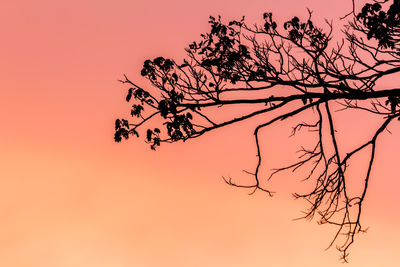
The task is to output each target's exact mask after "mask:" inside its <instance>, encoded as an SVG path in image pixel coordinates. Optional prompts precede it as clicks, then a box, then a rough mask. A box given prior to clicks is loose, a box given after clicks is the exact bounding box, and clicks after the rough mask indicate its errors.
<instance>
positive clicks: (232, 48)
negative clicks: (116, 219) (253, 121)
mask: <svg viewBox="0 0 400 267" xmlns="http://www.w3.org/2000/svg"><path fill="white" fill-rule="evenodd" d="M353 6H354V2H353ZM399 10H400V9H399V1H398V0H395V1H393V2H391V1H390V2H389V1H383V2H381V3H379V2H377V1H376V2H373V3H371V4H365V5H364V6H363V8H362V9H361V10H360V11H358V12H357V11H355V10H354V8H353V11H352V12H350V13H349V14H347V15H346V16H345V18H342V19H346V20H348V22H347V24H346V26H345V27H344V28H343V30H342V38H338V37H335V38H333V37H334V36H333V26H332V23H331V22H328V21H326V23H325V24H324V25H323V26H320V27H318V26H317V25H315V24H314V22H313V20H312V12H311V11H309V12H308V14H309V15H308V17H307V18H306V19H304V20H300V19H299V18H298V17H294V18H292V19H291V20H289V21H287V22H285V23H284V24H283V25H281V26H279V25H278V23H277V22H276V21H275V20H274V18H273V15H272V13H264V16H263V23H262V24H261V25H253V26H249V25H247V24H246V23H245V21H244V18H243V19H241V20H240V21H231V22H229V23H227V24H224V23H223V22H221V19H220V17H218V18H215V17H210V20H209V23H210V26H211V30H210V32H208V33H206V34H202V35H201V40H200V41H199V42H193V43H192V44H190V45H189V47H188V48H187V49H186V52H187V57H186V59H185V60H183V62H182V63H180V64H178V63H177V62H175V61H174V60H172V59H165V58H163V57H157V58H155V59H154V60H146V61H145V62H144V66H143V69H142V71H141V74H142V76H144V77H146V78H147V79H148V80H149V81H150V82H151V84H152V85H153V86H154V88H152V89H150V90H145V89H143V88H142V87H141V86H139V85H137V84H136V83H134V82H133V81H131V80H129V79H128V78H127V77H126V76H125V79H124V80H122V81H121V82H122V83H124V84H126V85H128V86H129V90H128V94H127V97H126V100H127V101H128V102H129V101H131V100H133V102H134V104H133V106H132V109H131V115H132V116H133V117H134V119H135V121H134V122H128V120H126V119H117V120H116V124H115V130H116V131H115V141H117V142H120V141H121V139H122V137H124V138H126V139H128V137H129V136H131V135H134V136H137V137H139V128H142V127H145V126H146V125H147V126H148V127H147V129H144V130H145V133H146V138H145V140H146V142H148V143H149V144H150V147H151V149H156V147H157V146H159V145H160V144H161V143H173V142H177V141H180V140H183V141H185V140H188V139H191V138H197V137H200V136H201V135H203V134H206V133H208V132H210V131H213V130H217V129H219V128H222V127H224V126H227V125H230V124H234V123H238V122H241V121H244V120H248V119H250V118H252V117H260V115H263V114H264V115H265V116H261V117H262V118H265V117H266V118H268V120H267V121H264V122H262V123H260V124H258V125H257V126H256V127H255V129H254V138H255V146H256V149H257V165H256V168H255V170H254V172H249V173H250V174H251V175H252V176H253V178H254V179H253V181H254V182H253V183H252V184H238V183H234V182H232V180H230V179H226V180H225V181H226V182H227V183H228V184H230V185H233V186H237V187H244V188H249V189H251V190H252V191H251V192H252V193H254V192H255V191H256V190H257V189H259V190H262V191H264V192H266V193H267V194H269V195H272V194H273V193H272V192H271V191H270V190H269V189H268V188H267V187H266V186H265V181H268V180H269V179H270V178H271V177H272V176H273V175H275V174H276V173H279V172H283V171H287V170H292V171H295V170H297V169H299V168H305V169H306V170H307V173H308V175H307V176H306V177H305V178H306V179H307V180H309V181H313V185H314V186H313V189H312V190H310V191H309V192H307V193H305V194H294V196H295V197H296V198H302V199H306V200H307V201H308V202H309V203H310V207H309V209H308V210H307V211H306V213H305V216H304V218H306V219H312V218H315V219H316V220H317V221H318V222H319V223H321V224H325V223H327V224H332V225H334V226H336V227H337V233H336V235H335V236H334V237H333V240H332V243H331V244H330V246H332V245H333V244H338V243H339V244H338V245H337V248H338V249H339V251H340V252H341V255H342V259H343V260H344V261H346V260H347V256H348V250H349V247H350V245H351V244H352V243H353V242H354V238H355V236H356V234H357V233H359V232H360V231H364V228H363V227H362V226H361V220H360V218H361V213H362V208H363V203H364V200H365V197H366V192H367V188H368V183H369V180H370V178H371V170H372V167H373V163H374V158H375V151H376V146H377V142H378V140H379V138H380V136H381V135H382V133H384V132H385V130H386V129H387V127H388V126H389V124H390V123H392V122H394V121H396V119H397V120H399V118H400V108H399V107H400V88H395V87H390V88H384V87H382V85H381V84H382V83H381V81H386V80H387V79H393V78H394V77H397V78H399V76H398V73H399V72H400V46H399V38H400V15H399ZM273 93H274V94H273ZM243 105H247V106H249V107H251V109H246V110H247V111H246V112H243V113H241V115H240V116H236V117H232V118H230V119H225V120H223V119H221V116H218V114H220V113H221V112H223V110H224V107H232V106H233V107H239V106H240V107H242V106H243ZM338 105H340V107H341V110H344V111H346V112H353V111H355V110H362V111H365V112H368V113H371V114H373V115H374V116H376V117H377V119H379V120H380V121H381V122H380V125H379V126H378V127H376V129H371V132H370V135H369V139H368V140H366V141H363V140H354V145H355V146H354V147H353V148H351V149H350V150H345V149H344V148H343V147H340V146H339V143H338V136H337V129H336V127H335V114H336V112H333V107H337V106H338ZM217 107H218V112H215V110H216V108H217ZM238 110H243V109H238ZM248 110H251V111H248ZM307 110H309V111H312V112H313V113H312V114H314V118H313V119H311V120H310V119H309V118H308V119H309V122H302V123H299V124H297V125H294V127H293V134H296V133H297V132H298V131H300V130H307V131H308V132H309V134H310V135H311V136H312V138H314V141H315V143H314V144H313V145H312V146H309V147H306V146H301V152H302V153H301V155H300V157H299V159H298V160H297V161H296V162H294V163H292V164H289V165H287V166H285V167H281V168H278V169H275V170H273V171H272V172H271V175H270V177H265V178H266V179H262V177H260V166H261V162H262V153H261V147H260V143H259V132H260V130H261V129H263V128H265V127H268V126H272V125H273V124H275V123H276V122H278V121H284V120H286V119H288V118H290V117H300V118H301V116H302V115H304V113H305V111H307ZM228 114H230V113H228ZM266 114H269V116H267V115H266ZM225 117H226V116H225ZM152 120H153V121H155V122H156V123H158V124H159V125H160V126H159V127H158V128H152V127H150V128H149V125H152V123H150V121H152ZM362 151H367V152H368V153H369V156H368V162H367V163H366V170H364V172H362V171H360V173H359V175H360V177H359V178H361V179H360V181H362V187H361V190H359V191H357V192H356V193H354V192H353V191H351V190H349V188H348V187H349V184H350V180H349V174H348V166H349V163H350V160H351V159H352V158H353V157H356V156H357V155H360V154H361V153H362Z"/></svg>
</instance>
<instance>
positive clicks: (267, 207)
mask: <svg viewBox="0 0 400 267" xmlns="http://www.w3.org/2000/svg"><path fill="white" fill-rule="evenodd" d="M306 6H307V7H309V8H310V9H312V10H314V12H315V13H314V14H315V16H316V17H317V18H323V17H327V18H330V19H337V18H338V17H339V16H341V15H343V14H344V13H345V12H346V11H347V10H349V9H350V8H351V3H350V1H348V0H340V1H317V0H313V1H304V0H298V1H293V0H291V1H285V0H281V1H279V3H278V2H276V3H275V2H272V1H266V0H264V1H258V0H257V1H250V2H247V1H243V0H241V1H238V0H230V1H219V0H203V1H187V0H186V1H184V0H180V1H178V0H171V1H160V0H154V1H143V0H135V1H132V0H131V1H128V0H113V1H105V0H96V1H94V0H80V1H78V0H69V1H62V0H58V1H54V0H36V1H29V0H26V1H23V0H2V1H1V2H0V10H1V11H0V12H1V16H0V33H1V35H2V38H1V44H0V48H1V49H0V58H1V60H0V103H1V104H0V121H1V126H0V149H1V152H0V266H5V267H28V266H29V267H32V266H38V267H39V266H40V267H64V266H65V267H67V266H68V267H70V266H74V267H81V266H82V267H84V266H85V267H90V266H93V267H94V266H96V267H103V266H104V267H106V266H113V267H128V266H135V267H136V266H137V267H142V266H143V267H153V266H154V267H155V266H166V267H167V266H174V267H180V266H182V267H184V266H185V267H187V266H189V267H191V266H196V267H197V266H199V267H200V266H201V267H203V266H210V267H214V266H228V267H230V266H232V267H234V266H246V267H258V266H339V265H340V264H341V263H340V262H339V261H338V257H339V253H338V252H337V251H336V250H335V249H334V248H333V249H330V250H327V251H325V250H324V249H325V248H326V247H327V246H328V244H329V242H330V240H331V237H332V236H333V234H334V233H335V229H334V228H331V227H329V226H317V224H316V222H315V221H312V222H305V221H292V219H294V218H296V217H299V216H300V215H301V210H303V209H304V208H305V203H304V202H301V201H294V200H293V199H292V198H291V197H290V193H291V192H293V190H294V189H295V184H296V182H295V181H298V179H297V177H295V176H290V175H289V174H287V175H286V176H285V177H283V176H282V177H280V178H279V181H278V182H276V183H274V184H273V186H274V190H277V191H278V192H279V193H278V194H277V195H276V196H275V197H274V198H269V197H267V195H265V194H263V193H257V194H255V195H252V196H248V195H247V193H248V192H247V191H246V190H239V189H237V188H232V187H229V186H227V185H226V184H225V183H224V182H223V180H222V178H221V177H222V176H231V177H233V178H236V177H238V178H240V177H242V176H243V175H242V173H241V170H242V169H246V168H247V169H251V168H252V167H254V165H255V160H256V158H255V150H254V140H253V139H252V138H251V133H252V130H253V129H252V128H246V125H245V124H242V125H239V126H234V127H230V128H227V129H222V130H221V131H219V132H215V133H210V134H209V135H207V136H204V137H201V138H200V139H196V140H193V141H191V142H187V143H185V144H181V143H179V144H175V145H164V146H162V147H161V148H160V149H159V151H157V152H153V151H151V150H150V149H149V148H148V146H147V145H146V144H144V142H143V141H142V140H134V139H132V140H130V141H128V142H123V143H121V144H116V143H114V142H113V127H114V120H115V118H117V117H121V116H127V115H128V112H129V105H128V104H127V103H126V102H125V100H124V97H125V94H126V88H125V87H124V86H122V84H120V83H119V82H118V81H117V80H118V79H120V78H122V75H123V74H127V75H128V76H129V77H130V78H131V79H132V80H135V81H137V82H138V83H139V84H145V81H144V80H143V79H142V78H141V77H140V75H139V72H140V69H141V66H142V62H143V61H144V60H145V59H147V58H154V57H155V56H159V55H163V56H165V57H174V58H177V59H180V58H183V56H184V50H183V48H184V47H186V46H187V45H188V44H189V43H190V42H191V41H193V40H197V39H198V38H199V34H200V33H202V32H204V31H206V30H207V29H208V24H207V20H208V16H209V15H218V14H221V15H222V16H223V17H224V18H227V19H234V18H241V16H243V15H245V16H246V18H247V19H248V20H249V21H256V20H258V19H261V16H262V13H263V12H264V11H274V13H275V14H276V17H278V18H279V19H282V20H284V19H286V18H290V16H292V15H295V14H299V16H305V15H306V14H307V12H306V9H305V7H306ZM345 123H346V124H348V125H352V120H351V119H350V118H349V119H348V121H346V122H345ZM289 130H290V129H289V128H282V129H275V130H274V131H273V132H271V133H270V134H271V136H270V137H277V136H282V134H283V136H288V135H289V134H290V132H289ZM390 130H391V132H392V134H391V135H390V134H387V133H386V134H385V135H384V138H382V139H381V141H380V144H379V147H378V151H377V158H376V164H375V168H374V171H373V177H372V181H371V184H370V188H369V191H368V195H367V199H366V206H365V210H364V211H363V212H364V213H363V223H364V226H369V227H370V229H369V231H368V233H367V234H361V235H358V236H357V240H356V243H355V244H354V245H353V247H352V249H351V251H350V252H351V255H350V264H349V265H348V266H351V267H353V266H386V267H390V266H398V251H399V249H400V247H399V243H398V241H399V240H400V229H399V225H400V214H399V213H400V212H399V207H398V203H400V195H399V194H398V188H399V186H400V182H399V179H398V178H399V174H398V169H395V168H394V167H393V166H396V165H397V164H398V156H397V153H396V152H397V151H399V150H400V142H399V141H398V140H399V139H398V136H399V134H400V128H399V127H398V126H397V127H396V126H395V125H393V126H391V127H390ZM282 140H283V141H284V142H286V141H287V142H288V143H289V144H291V143H293V144H295V142H292V141H288V140H286V139H285V138H284V139H282ZM265 143H266V145H267V144H268V141H265ZM275 143H276V142H275ZM270 145H272V144H270ZM284 153H285V150H283V149H282V155H285V154H284ZM299 178H301V177H299ZM296 179H297V180H296Z"/></svg>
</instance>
